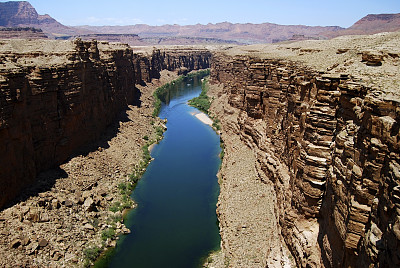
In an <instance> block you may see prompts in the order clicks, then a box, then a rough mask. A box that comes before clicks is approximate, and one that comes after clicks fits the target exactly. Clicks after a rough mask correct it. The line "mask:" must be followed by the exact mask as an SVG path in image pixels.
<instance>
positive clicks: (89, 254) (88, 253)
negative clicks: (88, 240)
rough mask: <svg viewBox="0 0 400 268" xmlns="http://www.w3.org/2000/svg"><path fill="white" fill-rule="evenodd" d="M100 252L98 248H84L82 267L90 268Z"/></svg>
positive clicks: (100, 249)
mask: <svg viewBox="0 0 400 268" xmlns="http://www.w3.org/2000/svg"><path fill="white" fill-rule="evenodd" d="M101 252H102V248H99V247H90V248H86V249H84V250H83V255H84V258H85V259H84V262H83V266H84V267H90V266H91V265H92V264H93V262H94V261H96V259H97V258H98V257H99V256H100V253H101Z"/></svg>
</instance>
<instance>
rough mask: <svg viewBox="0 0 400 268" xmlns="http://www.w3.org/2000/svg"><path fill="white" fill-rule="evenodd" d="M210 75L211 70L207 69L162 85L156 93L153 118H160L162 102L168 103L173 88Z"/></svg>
mask: <svg viewBox="0 0 400 268" xmlns="http://www.w3.org/2000/svg"><path fill="white" fill-rule="evenodd" d="M209 74H210V70H209V69H206V70H200V71H197V72H193V73H189V74H187V75H184V76H179V77H178V78H177V79H175V80H174V81H172V82H170V83H166V84H164V85H162V86H161V87H159V88H157V89H156V90H155V91H154V94H153V96H154V99H155V101H154V111H153V117H156V116H158V114H159V113H160V110H161V105H162V102H163V101H164V102H165V101H166V99H167V96H168V94H169V90H170V89H171V87H172V86H173V85H175V84H177V83H181V82H182V81H186V80H189V79H193V78H194V77H200V78H202V77H205V76H207V75H209Z"/></svg>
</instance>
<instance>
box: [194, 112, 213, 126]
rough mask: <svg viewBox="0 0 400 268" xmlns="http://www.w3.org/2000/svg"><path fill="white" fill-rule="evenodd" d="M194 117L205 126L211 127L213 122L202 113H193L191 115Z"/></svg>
mask: <svg viewBox="0 0 400 268" xmlns="http://www.w3.org/2000/svg"><path fill="white" fill-rule="evenodd" d="M191 114H192V115H194V116H195V117H196V118H197V119H199V120H200V121H201V122H203V123H204V124H206V125H209V126H212V124H213V121H212V120H211V119H210V118H209V117H208V116H207V115H206V114H205V113H202V112H193V113H191Z"/></svg>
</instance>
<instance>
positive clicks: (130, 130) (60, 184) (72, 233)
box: [0, 71, 178, 267]
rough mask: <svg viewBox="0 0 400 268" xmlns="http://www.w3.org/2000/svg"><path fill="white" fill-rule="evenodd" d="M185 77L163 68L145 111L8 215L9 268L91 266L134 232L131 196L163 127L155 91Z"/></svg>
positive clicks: (145, 98)
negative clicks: (136, 170)
mask: <svg viewBox="0 0 400 268" xmlns="http://www.w3.org/2000/svg"><path fill="white" fill-rule="evenodd" d="M177 77H178V75H177V74H175V73H172V72H168V71H162V72H161V77H160V79H154V80H153V81H152V83H147V85H146V86H138V88H139V90H140V92H141V98H140V101H141V105H140V107H137V106H132V105H131V106H129V108H128V109H127V110H126V111H125V112H123V113H122V114H121V115H120V118H119V120H118V122H116V123H115V124H113V125H112V126H110V127H109V128H108V130H107V131H106V132H105V133H104V135H103V137H102V138H101V139H100V142H98V143H96V144H91V145H88V147H87V148H86V149H85V150H83V151H82V153H81V154H80V155H77V156H75V157H73V158H71V159H70V160H69V161H67V162H66V163H64V164H62V165H60V167H59V168H57V169H53V170H49V171H47V172H45V173H42V174H40V175H39V178H38V182H39V183H38V184H37V187H36V189H31V192H29V193H28V192H27V193H26V197H25V198H22V200H23V201H20V202H18V203H16V204H15V205H13V206H12V207H9V208H7V209H4V210H3V211H1V212H0V231H1V232H0V266H1V267H13V266H15V265H18V266H21V267H24V266H29V267H31V266H39V267H42V266H53V267H62V266H66V267H71V266H83V265H84V264H85V263H86V264H89V263H90V262H92V261H94V260H95V258H96V257H97V256H98V255H99V253H100V252H101V251H102V250H104V249H105V248H107V247H113V246H115V244H116V241H115V240H116V239H118V234H122V233H128V232H129V230H128V229H127V228H126V227H125V226H124V224H123V219H122V210H123V209H125V208H132V207H134V206H135V204H134V203H133V202H132V200H130V199H126V198H125V197H124V196H126V194H125V193H126V191H129V189H127V185H128V184H129V182H130V180H129V175H130V174H131V173H132V169H133V167H134V166H135V165H137V164H138V163H140V161H141V160H142V158H143V149H142V148H143V146H144V145H145V144H147V143H148V141H149V140H152V139H155V138H156V135H157V133H156V132H157V131H156V128H157V126H159V127H162V124H163V122H162V121H161V120H160V119H158V118H153V117H152V113H153V101H154V98H153V96H152V94H153V92H154V90H155V89H156V88H158V87H159V86H161V85H163V84H165V83H168V82H170V81H172V80H174V79H176V78H177ZM93 148H96V149H93ZM43 189H46V190H43ZM32 192H36V193H37V194H32Z"/></svg>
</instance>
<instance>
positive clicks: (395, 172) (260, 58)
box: [0, 2, 400, 267]
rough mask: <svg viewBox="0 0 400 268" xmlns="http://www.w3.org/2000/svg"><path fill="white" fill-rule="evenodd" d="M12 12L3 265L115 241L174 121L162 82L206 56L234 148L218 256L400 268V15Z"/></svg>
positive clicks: (82, 255)
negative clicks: (126, 22)
mask: <svg viewBox="0 0 400 268" xmlns="http://www.w3.org/2000/svg"><path fill="white" fill-rule="evenodd" d="M0 9H1V10H2V15H1V16H0V24H1V28H0V36H1V37H2V38H3V39H1V40H0V207H1V210H0V266H2V267H15V266H20V267H44V266H51V267H75V266H77V267H83V266H90V265H91V264H93V263H94V261H95V260H96V258H97V257H98V256H99V255H100V253H101V252H103V251H104V250H106V249H107V248H112V247H115V245H116V240H118V235H123V234H126V233H129V232H130V230H128V229H127V228H126V226H125V225H124V223H123V221H124V218H123V214H124V213H126V210H127V209H131V208H134V207H135V206H136V204H135V203H134V201H132V200H131V199H130V198H129V194H128V193H129V191H130V190H131V187H132V184H134V183H135V182H136V180H137V177H135V176H134V177H135V179H134V180H133V181H132V176H131V175H132V173H134V172H136V171H137V172H139V173H140V172H143V170H144V168H145V165H143V164H141V163H143V152H144V151H143V148H144V147H145V148H147V146H148V141H157V140H158V139H160V131H161V132H162V129H164V128H165V122H164V121H163V120H161V119H159V118H158V117H156V116H154V115H153V110H154V96H153V93H154V91H155V90H156V88H158V87H160V86H162V85H164V84H166V83H168V82H171V81H173V80H174V79H177V78H178V76H179V75H183V74H187V73H189V72H191V71H196V70H202V69H210V79H209V84H208V92H207V94H208V96H209V99H210V100H211V107H210V109H209V111H208V114H209V116H210V118H213V119H214V120H215V123H216V124H218V133H219V134H220V135H221V141H222V144H223V148H224V154H223V161H222V165H221V168H220V171H219V184H220V195H219V199H218V203H217V208H216V213H217V216H218V219H219V228H220V235H221V249H220V251H217V252H213V253H211V254H210V256H209V257H208V258H207V260H206V262H205V264H204V266H206V267H399V266H400V170H399V169H400V155H399V153H400V133H399V130H400V91H399V90H400V79H399V75H400V66H399V65H400V47H399V44H400V32H399V31H398V30H399V29H400V27H399V14H381V15H368V16H366V17H364V18H363V19H361V20H360V21H358V22H357V23H356V24H354V25H353V26H351V27H349V28H347V29H343V28H340V27H327V28H324V27H291V28H290V26H282V25H272V24H243V25H241V24H230V23H221V24H210V25H193V26H190V27H189V26H187V27H186V28H179V27H183V26H177V25H175V26H173V27H172V26H171V27H168V26H159V28H157V26H154V27H150V26H146V25H137V26H131V27H128V26H126V27H117V26H115V27H103V28H102V27H89V26H88V27H86V26H85V27H83V26H82V27H67V26H64V25H62V24H60V23H59V22H57V21H56V20H54V19H53V18H51V17H50V16H49V15H39V14H38V13H37V12H36V10H35V9H34V8H33V7H32V6H31V5H30V4H29V3H28V2H7V3H0ZM281 26H282V27H281ZM251 29H253V31H251ZM277 29H280V32H279V31H278V30H277ZM167 30H168V31H171V32H167ZM182 31H183V32H184V33H185V34H184V35H182V34H181V35H180V34H177V33H179V32H182ZM185 31H186V32H185ZM235 31H236V35H235ZM268 31H269V32H273V33H274V35H269V36H266V33H268ZM156 32H158V33H160V32H161V33H164V34H165V35H156V34H154V33H156ZM207 32H208V33H212V34H210V35H206V34H205V33H207ZM199 33H201V34H199ZM222 33H223V34H222ZM239 33H240V34H239ZM354 34H360V35H354ZM332 37H335V38H332ZM328 38H332V39H328ZM55 39H64V40H55ZM92 39H98V40H97V41H96V40H92ZM305 39H307V40H305ZM299 40H300V41H299ZM114 41H116V42H115V43H114ZM277 41H285V42H281V43H276V44H261V43H265V42H270V43H272V42H277ZM120 42H122V43H120ZM123 43H128V44H123ZM155 43H157V44H158V45H157V46H153V45H154V44H155ZM243 43H246V44H249V43H250V44H251V45H246V46H242V45H241V44H243ZM254 43H257V44H254ZM135 44H136V45H145V46H140V47H138V46H136V47H135V46H133V45H135ZM163 44H168V45H169V46H162V45H163ZM171 44H173V45H171ZM182 44H191V45H192V46H182ZM146 45H151V46H146ZM210 124H211V123H210ZM127 197H128V198H127ZM154 257H157V256H156V253H155V256H154Z"/></svg>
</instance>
